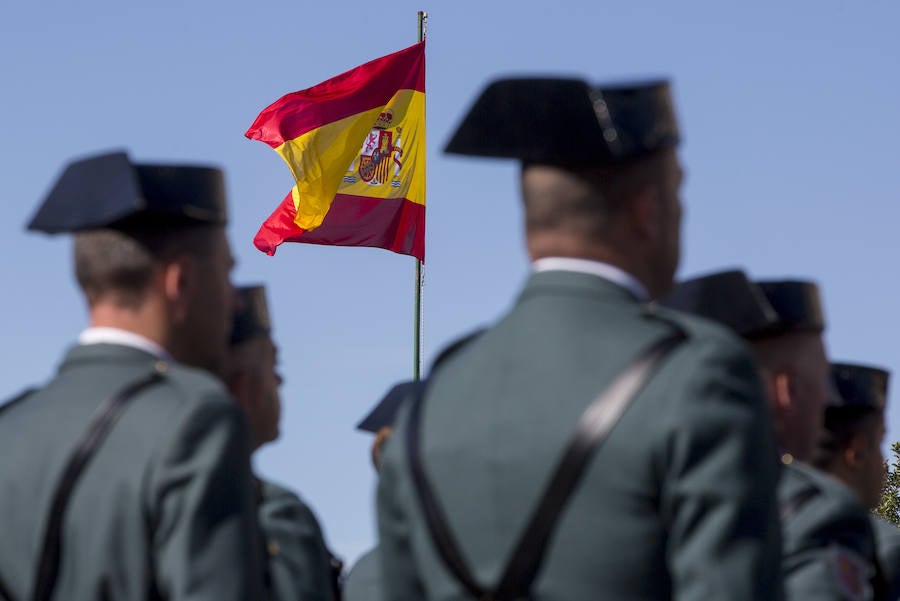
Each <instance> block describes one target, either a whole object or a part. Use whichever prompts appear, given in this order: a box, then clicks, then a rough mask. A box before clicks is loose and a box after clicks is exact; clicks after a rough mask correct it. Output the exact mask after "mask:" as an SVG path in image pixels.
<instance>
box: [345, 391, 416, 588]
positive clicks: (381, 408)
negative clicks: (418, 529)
mask: <svg viewBox="0 0 900 601" xmlns="http://www.w3.org/2000/svg"><path fill="white" fill-rule="evenodd" d="M419 386H421V382H414V381H406V382H399V383H397V384H395V385H394V386H392V387H391V389H390V390H389V391H388V392H387V394H386V395H384V397H382V399H381V400H380V401H378V404H376V405H375V407H374V408H373V409H372V410H371V411H370V412H369V413H368V415H366V417H364V418H363V419H362V421H361V422H359V424H357V426H356V429H357V430H362V431H363V432H371V433H372V434H374V435H375V438H374V440H373V441H372V465H373V466H374V467H375V470H376V471H378V467H379V466H380V465H381V455H382V452H383V450H384V445H385V443H386V442H387V441H388V439H389V438H390V437H391V435H392V434H393V433H394V420H395V419H396V417H397V411H398V410H399V409H400V406H401V405H402V404H403V403H404V402H405V401H408V400H409V399H410V398H411V397H412V395H413V393H414V391H415V390H417V388H418V387H419ZM382 599H384V596H383V593H382V582H381V569H380V563H379V559H378V547H377V546H376V547H375V548H373V549H370V550H369V551H367V552H366V553H365V554H364V555H363V556H362V557H360V558H359V559H358V560H357V561H356V563H355V564H353V568H352V569H351V570H350V572H349V573H348V574H347V578H346V579H345V580H344V601H381V600H382Z"/></svg>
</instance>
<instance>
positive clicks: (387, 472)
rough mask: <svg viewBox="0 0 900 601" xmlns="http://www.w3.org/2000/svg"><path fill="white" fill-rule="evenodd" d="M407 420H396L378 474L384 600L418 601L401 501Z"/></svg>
mask: <svg viewBox="0 0 900 601" xmlns="http://www.w3.org/2000/svg"><path fill="white" fill-rule="evenodd" d="M405 423H406V420H405V419H402V418H401V419H400V420H398V427H397V429H396V430H395V432H396V434H395V435H394V436H392V437H391V438H390V439H388V441H387V443H386V444H385V450H384V457H383V460H382V464H381V469H380V470H379V473H378V494H377V498H378V536H379V542H378V558H380V560H381V581H382V583H383V586H382V592H383V594H384V599H390V601H421V600H422V599H425V598H426V597H425V594H424V590H423V587H422V582H421V580H420V578H419V574H418V573H417V571H416V564H415V561H414V560H413V553H412V539H411V524H410V514H409V512H408V509H407V508H406V507H404V505H403V502H402V496H403V491H402V490H401V488H400V480H401V475H402V471H401V470H403V469H405V460H404V456H405V453H404V452H403V451H405V448H404V446H405V445H404V443H405V440H404V435H403V434H402V433H404V432H405V431H406V425H405Z"/></svg>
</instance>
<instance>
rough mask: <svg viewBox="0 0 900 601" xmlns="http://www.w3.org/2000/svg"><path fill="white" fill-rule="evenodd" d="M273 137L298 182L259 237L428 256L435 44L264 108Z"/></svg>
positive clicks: (262, 244) (263, 135)
mask: <svg viewBox="0 0 900 601" xmlns="http://www.w3.org/2000/svg"><path fill="white" fill-rule="evenodd" d="M246 136H247V137H248V138H251V139H254V140H259V141H261V142H265V143H266V144H268V145H269V146H271V147H272V148H274V149H275V151H276V152H278V154H280V155H281V157H282V158H283V159H284V160H285V161H286V162H287V164H288V166H289V167H290V168H291V172H292V173H293V174H294V179H295V181H296V182H297V183H296V185H295V186H294V188H293V189H292V190H291V192H290V193H289V194H288V195H287V196H286V197H285V199H284V200H283V201H282V202H281V205H279V207H278V208H277V209H275V212H273V213H272V215H271V216H270V217H269V218H268V219H266V221H265V222H264V223H263V224H262V227H260V229H259V232H258V233H257V234H256V238H255V239H254V244H255V245H256V247H257V248H258V249H260V250H261V251H263V252H265V253H267V254H269V255H273V254H275V248H276V247H277V246H278V245H279V244H281V243H282V242H306V243H312V244H332V245H340V246H376V247H379V248H386V249H388V250H392V251H394V252H396V253H401V254H406V255H412V256H414V257H417V258H418V259H419V260H423V261H424V259H425V42H419V43H418V44H415V45H414V46H410V47H409V48H406V49H405V50H401V51H399V52H395V53H393V54H389V55H387V56H383V57H381V58H378V59H375V60H373V61H371V62H368V63H366V64H364V65H360V66H359V67H356V68H354V69H351V70H349V71H347V72H346V73H342V74H341V75H338V76H337V77H333V78H332V79H329V80H327V81H324V82H322V83H320V84H318V85H315V86H313V87H311V88H308V89H306V90H301V91H299V92H294V93H292V94H287V95H285V96H282V97H281V98H280V99H278V100H277V101H276V102H274V103H273V104H272V105H270V106H269V107H267V108H266V109H265V110H263V111H262V112H261V113H260V114H259V116H258V117H257V118H256V121H254V122H253V125H252V126H250V129H248V130H247V133H246Z"/></svg>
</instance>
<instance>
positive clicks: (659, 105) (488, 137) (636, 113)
mask: <svg viewBox="0 0 900 601" xmlns="http://www.w3.org/2000/svg"><path fill="white" fill-rule="evenodd" d="M678 142H679V134H678V125H677V119H676V117H675V112H674V109H673V105H672V95H671V91H670V89H669V84H668V82H666V81H652V82H647V83H639V84H629V85H610V86H602V87H593V86H590V85H589V84H588V83H587V82H585V81H582V80H578V79H558V78H518V79H500V80H497V81H494V82H492V83H491V84H489V85H488V87H487V88H486V89H485V90H484V91H483V92H482V93H481V96H480V97H479V98H478V99H477V100H476V101H475V104H474V105H473V106H472V108H471V109H469V112H468V113H467V114H466V116H465V117H464V118H463V120H462V122H461V123H460V125H459V127H458V128H457V130H456V133H454V134H453V137H452V138H451V139H450V142H448V143H447V146H446V148H445V151H446V152H448V153H451V154H463V155H472V156H485V157H501V158H513V159H519V160H521V161H523V162H525V163H540V164H550V165H596V164H608V163H615V162H619V161H625V160H628V159H634V158H638V157H641V156H644V155H647V154H650V153H653V152H655V151H657V150H662V149H665V148H671V147H673V146H676V145H677V144H678Z"/></svg>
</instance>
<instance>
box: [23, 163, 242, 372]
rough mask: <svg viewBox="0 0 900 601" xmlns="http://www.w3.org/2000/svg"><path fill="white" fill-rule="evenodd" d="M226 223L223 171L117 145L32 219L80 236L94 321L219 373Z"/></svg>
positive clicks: (81, 275)
mask: <svg viewBox="0 0 900 601" xmlns="http://www.w3.org/2000/svg"><path fill="white" fill-rule="evenodd" d="M226 221H227V214H226V209H225V193H224V180H223V175H222V172H221V171H220V170H218V169H215V168H210V167H204V166H181V165H139V164H135V163H132V162H131V160H130V159H129V158H128V156H127V155H126V154H125V153H123V152H113V153H108V154H104V155H99V156H94V157H89V158H86V159H80V160H76V161H74V162H72V163H71V164H70V165H68V167H67V168H66V169H65V170H64V171H63V173H62V174H61V175H60V177H59V178H58V180H57V181H56V183H55V184H54V186H53V188H52V189H51V190H50V192H49V193H48V195H47V197H46V198H45V200H44V202H43V203H42V205H41V206H40V208H39V209H38V211H37V212H36V213H35V216H34V217H33V218H32V220H31V222H30V223H29V226H28V227H29V229H31V230H36V231H41V232H45V233H49V234H57V233H72V234H74V235H75V244H74V247H75V251H74V255H75V274H76V278H77V280H78V283H79V285H80V286H81V288H82V290H83V291H84V293H85V296H86V298H87V301H88V306H89V308H90V313H91V323H92V325H94V326H104V327H114V328H119V329H124V330H128V331H131V332H134V333H136V334H139V335H142V336H144V337H146V338H149V339H151V340H153V341H154V342H156V343H158V344H160V345H161V346H162V347H163V348H165V349H166V350H167V351H168V352H169V353H171V354H172V355H173V356H174V358H175V359H176V360H178V361H180V362H183V363H185V364H187V365H191V366H194V367H199V368H204V369H207V370H210V371H213V372H216V373H218V371H219V370H220V369H221V367H222V361H223V360H224V357H225V350H226V345H227V336H228V331H229V327H230V317H231V316H230V312H231V309H230V307H231V289H230V283H229V281H228V272H229V270H230V268H231V265H232V263H233V260H232V257H231V252H230V249H229V247H228V241H227V238H226V236H225V229H224V226H225V223H226Z"/></svg>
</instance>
